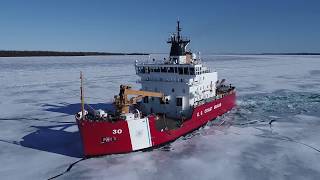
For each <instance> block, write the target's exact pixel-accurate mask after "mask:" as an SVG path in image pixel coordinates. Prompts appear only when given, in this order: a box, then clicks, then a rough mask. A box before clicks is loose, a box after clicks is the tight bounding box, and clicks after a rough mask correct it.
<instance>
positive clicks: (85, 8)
mask: <svg viewBox="0 0 320 180" xmlns="http://www.w3.org/2000/svg"><path fill="white" fill-rule="evenodd" d="M177 18H179V19H180V20H181V23H182V28H183V32H182V33H183V35H185V36H188V37H190V38H191V46H190V48H191V49H192V50H194V51H201V52H202V53H259V52H320V23H319V22H320V1H318V0H260V1H259V0H211V1H210V0H207V1H204V0H193V1H187V0H185V1H173V0H171V1H170V0H168V1H167V0H159V1H147V0H136V1H134V0H131V1H129V0H128V1H121V0H116V1H112V0H110V1H107V0H87V1H81V0H55V1H53V0H52V1H49V0H28V1H23V0H20V1H17V0H10V1H9V0H8V1H1V2H0V49H2V50H12V49H15V50H59V51H107V52H158V53H161V52H164V53H166V52H168V51H169V47H168V45H167V44H166V42H165V41H166V40H167V38H168V37H169V34H170V33H172V32H173V31H174V30H175V25H176V24H175V23H176V20H177Z"/></svg>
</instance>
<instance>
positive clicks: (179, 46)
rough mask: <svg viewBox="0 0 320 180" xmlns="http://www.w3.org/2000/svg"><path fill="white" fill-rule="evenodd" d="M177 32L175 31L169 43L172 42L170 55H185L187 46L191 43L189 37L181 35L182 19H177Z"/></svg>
mask: <svg viewBox="0 0 320 180" xmlns="http://www.w3.org/2000/svg"><path fill="white" fill-rule="evenodd" d="M176 30H177V32H176V33H174V34H173V35H172V36H171V38H169V40H168V41H167V43H169V44H171V49H170V56H184V55H186V54H185V53H186V46H187V45H188V44H189V43H190V40H189V39H188V38H185V37H182V36H181V27H180V21H179V20H178V21H177V29H176Z"/></svg>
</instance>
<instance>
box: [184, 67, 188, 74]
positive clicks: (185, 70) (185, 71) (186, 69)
mask: <svg viewBox="0 0 320 180" xmlns="http://www.w3.org/2000/svg"><path fill="white" fill-rule="evenodd" d="M183 74H184V75H189V68H188V67H185V68H184V70H183Z"/></svg>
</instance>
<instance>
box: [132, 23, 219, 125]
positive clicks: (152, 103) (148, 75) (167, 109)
mask: <svg viewBox="0 0 320 180" xmlns="http://www.w3.org/2000/svg"><path fill="white" fill-rule="evenodd" d="M180 32H181V28H180V23H179V21H178V22H177V32H176V33H174V34H173V35H172V36H171V37H170V38H169V40H168V41H167V42H168V43H169V44H171V49H170V56H169V58H168V59H164V60H163V61H162V62H156V61H154V62H152V63H148V62H147V63H138V62H136V64H135V67H136V74H137V75H138V76H139V77H140V78H141V90H144V91H154V92H161V93H163V94H164V95H165V96H166V98H165V101H162V100H161V98H154V97H144V99H143V101H142V103H141V107H142V111H143V113H145V114H150V113H154V112H157V113H161V114H163V115H165V116H166V117H170V118H174V119H175V118H177V119H181V118H182V119H186V118H190V116H191V114H192V110H193V109H194V108H195V107H196V106H198V105H200V104H203V103H205V102H206V101H208V100H212V99H213V98H215V96H216V82H217V80H218V75H217V72H215V71H214V72H212V71H211V70H210V69H209V68H208V67H206V66H204V65H203V64H202V62H201V60H200V58H199V57H196V55H195V54H193V53H192V52H190V51H188V50H187V45H188V44H189V43H190V40H189V39H187V38H184V37H182V36H181V34H180Z"/></svg>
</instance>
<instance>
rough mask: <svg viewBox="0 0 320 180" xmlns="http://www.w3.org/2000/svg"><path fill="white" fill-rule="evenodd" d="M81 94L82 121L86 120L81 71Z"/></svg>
mask: <svg viewBox="0 0 320 180" xmlns="http://www.w3.org/2000/svg"><path fill="white" fill-rule="evenodd" d="M80 94H81V115H82V116H81V119H84V97H83V96H84V95H83V76H82V71H80Z"/></svg>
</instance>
